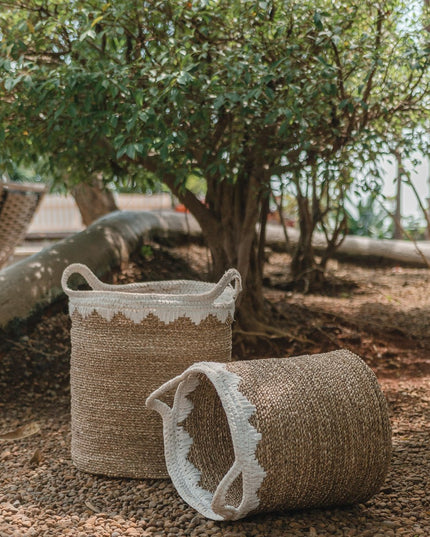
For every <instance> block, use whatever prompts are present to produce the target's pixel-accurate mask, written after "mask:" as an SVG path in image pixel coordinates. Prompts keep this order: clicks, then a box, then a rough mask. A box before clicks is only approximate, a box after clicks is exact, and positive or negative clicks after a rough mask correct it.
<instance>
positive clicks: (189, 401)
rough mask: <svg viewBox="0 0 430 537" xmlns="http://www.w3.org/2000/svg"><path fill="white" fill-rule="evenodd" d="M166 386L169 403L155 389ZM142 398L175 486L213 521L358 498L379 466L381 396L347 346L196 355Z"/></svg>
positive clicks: (387, 440)
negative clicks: (228, 358) (219, 360)
mask: <svg viewBox="0 0 430 537" xmlns="http://www.w3.org/2000/svg"><path fill="white" fill-rule="evenodd" d="M174 388H176V395H175V404H174V405H173V408H172V409H170V408H168V407H167V406H166V405H165V404H164V403H162V402H161V400H159V398H160V397H161V396H162V395H163V394H165V393H166V392H167V391H172V390H174ZM147 404H148V406H150V407H151V408H154V409H156V410H158V412H160V413H161V414H162V415H163V419H164V422H165V452H166V460H167V467H168V470H169V473H170V476H171V478H172V481H173V483H174V484H175V486H176V488H177V490H178V492H179V494H180V495H181V496H182V497H183V498H184V499H185V500H186V501H187V502H188V503H189V504H190V505H192V506H193V507H194V508H196V509H197V510H198V511H199V512H200V513H202V514H204V515H205V516H207V517H209V518H213V519H215V520H223V519H238V518H241V517H243V516H246V515H247V514H249V513H256V512H262V511H272V510H291V509H298V508H306V507H316V506H319V507H323V506H330V505H341V504H348V503H355V502H364V501H366V500H367V499H369V498H370V497H371V496H372V495H374V494H375V493H376V492H377V491H378V490H379V488H380V487H381V485H382V483H383V481H384V479H385V476H386V473H387V470H388V464H389V460H390V455H391V429H390V423H389V419H388V413H387V408H386V402H385V399H384V396H383V394H382V392H381V390H380V388H379V385H378V382H377V380H376V377H375V375H374V374H373V372H372V371H371V370H370V369H369V368H368V367H367V366H366V365H365V363H364V362H363V361H362V360H361V359H360V358H359V357H357V356H355V355H354V354H352V353H351V352H349V351H346V350H340V351H335V352H330V353H326V354H320V355H314V356H300V357H295V358H280V359H266V360H252V361H247V362H232V363H230V364H225V365H222V364H214V363H201V364H195V365H194V366H191V367H190V368H189V369H188V370H187V371H185V373H183V374H182V375H181V376H179V377H177V378H176V379H173V380H172V381H170V382H168V383H166V384H165V385H164V387H161V388H160V389H159V390H157V391H156V392H154V394H152V395H151V396H150V397H149V398H148V400H147ZM214 446H216V447H214Z"/></svg>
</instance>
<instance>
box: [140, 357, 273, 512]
mask: <svg viewBox="0 0 430 537" xmlns="http://www.w3.org/2000/svg"><path fill="white" fill-rule="evenodd" d="M198 374H203V375H205V377H206V378H207V379H208V380H209V382H211V384H212V385H213V386H214V388H215V390H216V392H217V395H218V397H219V400H220V404H221V405H222V407H223V409H224V412H225V414H226V417H227V422H228V427H229V433H230V436H231V440H232V443H233V449H234V455H235V461H234V463H233V465H232V466H231V468H230V469H229V470H228V472H227V473H226V474H225V476H224V477H223V478H222V480H221V481H220V483H219V484H218V486H217V489H216V491H215V492H214V493H211V492H210V491H207V490H205V489H203V488H202V487H200V486H199V481H200V471H199V470H198V469H197V468H196V467H195V466H194V465H193V464H192V463H191V462H190V461H189V460H188V458H187V457H188V453H189V450H190V448H191V445H192V443H193V439H192V438H191V437H190V435H189V434H188V433H187V431H185V429H184V428H183V427H182V426H181V425H180V424H181V423H182V422H183V421H184V420H185V419H186V418H187V416H188V415H189V414H190V412H191V411H192V408H193V405H192V403H191V402H190V401H189V399H187V395H189V394H190V393H191V392H192V391H194V390H195V388H196V387H197V386H198V384H199V379H198V377H197V375H198ZM240 382H241V377H239V376H238V375H237V374H236V373H233V372H232V371H229V370H228V369H226V364H223V363H217V362H198V363H196V364H193V365H192V366H190V367H189V368H188V369H187V370H186V371H184V373H182V375H179V376H178V377H176V378H174V379H172V380H170V381H168V382H166V383H165V384H163V386H161V387H160V388H158V389H157V390H155V391H154V392H153V393H152V394H151V395H150V396H149V397H148V398H147V400H146V405H147V406H148V408H151V409H154V410H156V411H157V412H159V413H160V415H161V416H162V418H163V431H164V445H165V458H166V466H167V471H168V472H169V475H170V477H171V479H172V482H173V484H174V485H175V488H176V489H177V491H178V493H179V495H180V496H181V497H182V498H183V499H184V500H185V501H186V502H187V503H188V504H189V505H191V506H192V507H194V509H196V510H197V511H198V512H200V513H201V514H203V515H204V516H206V517H207V518H210V519H212V520H238V519H240V518H243V517H244V516H246V515H247V514H249V513H250V512H252V511H253V510H255V509H256V508H257V507H258V505H259V503H260V500H259V498H258V495H257V492H258V490H259V488H260V487H261V484H262V482H263V480H264V478H265V476H266V472H265V470H264V468H262V466H261V465H260V463H259V462H258V460H257V458H256V456H255V454H256V450H257V445H258V443H259V442H260V440H261V433H259V432H258V431H257V430H256V429H255V427H254V426H253V425H252V424H251V423H250V422H249V419H250V418H251V416H252V415H253V414H254V413H255V412H256V410H257V409H256V407H255V406H254V405H253V404H252V403H251V402H250V401H249V400H248V399H247V398H246V397H245V396H244V395H243V394H242V393H241V392H240V390H239V384H240ZM175 387H176V388H177V389H176V392H175V397H174V402H173V406H172V408H170V407H169V406H168V405H167V404H166V403H164V402H163V401H161V400H160V399H158V397H159V396H162V395H163V394H165V393H166V392H169V391H171V390H173V389H174V388H175ZM239 475H242V500H241V502H240V504H239V506H237V507H236V506H233V505H226V495H227V492H228V490H229V488H230V486H231V485H232V483H233V481H234V480H235V479H236V478H237V477H238V476H239Z"/></svg>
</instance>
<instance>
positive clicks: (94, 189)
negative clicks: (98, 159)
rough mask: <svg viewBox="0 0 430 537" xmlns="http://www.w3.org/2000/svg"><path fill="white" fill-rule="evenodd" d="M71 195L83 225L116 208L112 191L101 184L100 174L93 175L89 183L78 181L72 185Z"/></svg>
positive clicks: (87, 224)
mask: <svg viewBox="0 0 430 537" xmlns="http://www.w3.org/2000/svg"><path fill="white" fill-rule="evenodd" d="M72 195H73V197H74V198H75V202H76V205H77V206H78V209H79V212H80V213H81V218H82V222H83V224H84V225H85V226H89V225H90V224H91V223H92V222H94V220H97V218H100V217H101V216H104V215H105V214H108V213H111V212H113V211H117V210H118V207H117V204H116V202H115V199H114V197H113V194H112V192H111V191H110V190H108V189H107V187H106V186H105V185H104V184H103V180H102V178H101V177H100V176H95V177H93V178H92V179H91V181H90V182H89V183H79V184H78V185H76V186H75V187H73V189H72Z"/></svg>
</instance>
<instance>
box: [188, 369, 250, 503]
mask: <svg viewBox="0 0 430 537" xmlns="http://www.w3.org/2000/svg"><path fill="white" fill-rule="evenodd" d="M199 380H200V384H199V385H198V386H197V388H196V389H195V390H194V391H193V392H192V393H191V394H189V395H188V399H189V400H190V401H192V403H193V410H192V411H191V413H190V414H189V415H188V417H187V418H186V420H185V421H184V422H183V423H182V426H183V427H184V428H185V430H186V431H187V432H188V434H189V435H190V436H191V438H192V439H193V443H192V445H191V448H190V451H189V453H188V460H189V461H190V462H191V463H192V464H193V466H194V467H195V468H197V469H198V470H199V471H200V473H201V477H200V482H199V486H200V487H201V488H203V489H205V490H207V491H209V492H211V493H214V492H215V490H216V488H217V487H218V485H219V483H220V481H221V480H222V478H223V477H224V476H225V474H226V473H227V472H228V470H230V468H231V466H232V465H233V463H234V461H235V454H234V448H233V441H232V437H231V432H230V427H229V424H228V420H227V416H226V413H225V411H224V408H223V406H222V403H221V400H220V398H219V396H218V394H217V392H216V390H215V388H214V386H213V384H212V383H211V382H210V381H209V380H208V379H207V377H206V376H205V375H199ZM241 500H242V476H241V475H239V477H237V478H236V479H235V480H234V482H233V483H232V485H231V487H230V488H229V490H228V493H227V495H226V504H227V505H232V506H234V507H238V506H239V505H240V502H241Z"/></svg>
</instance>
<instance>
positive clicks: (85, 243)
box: [0, 211, 200, 328]
mask: <svg viewBox="0 0 430 537" xmlns="http://www.w3.org/2000/svg"><path fill="white" fill-rule="evenodd" d="M186 236H192V237H196V236H200V229H199V227H198V226H197V224H196V222H195V221H194V219H192V218H189V217H185V215H183V214H179V213H174V212H170V211H169V212H165V213H164V212H149V211H148V212H145V211H139V212H137V211H136V212H134V211H133V212H132V211H116V212H114V213H111V214H109V215H107V216H104V217H102V218H100V219H99V220H97V221H96V222H94V223H93V224H92V225H91V226H89V227H88V228H87V229H86V230H84V231H82V232H80V233H76V234H75V235H72V236H71V237H68V238H67V239H64V240H62V241H59V242H57V243H55V244H54V245H52V246H49V247H47V248H45V249H44V250H42V251H40V252H39V253H37V254H35V255H32V256H31V257H28V258H27V259H23V260H22V261H20V262H18V263H15V264H13V265H10V266H8V267H6V268H5V269H3V270H1V271H0V327H2V328H5V327H7V326H8V325H9V324H10V323H11V322H12V321H22V320H25V319H27V318H29V317H30V316H31V315H32V314H33V313H35V312H37V311H40V310H41V309H42V308H43V307H45V306H47V305H49V304H51V303H53V302H54V301H55V300H57V299H58V298H59V297H60V296H62V295H63V291H62V289H61V285H60V280H61V275H62V273H63V270H64V269H65V267H67V266H68V265H69V264H70V263H84V264H85V265H88V266H89V267H90V268H91V270H92V271H93V272H94V273H95V274H97V276H99V277H100V278H102V277H103V276H104V275H105V274H107V273H109V272H110V271H111V270H112V269H114V268H116V267H120V266H121V265H122V264H123V263H126V262H127V261H128V259H129V257H130V255H131V254H132V253H133V252H135V251H136V250H137V248H138V247H139V245H140V244H141V242H142V240H148V239H152V238H161V237H165V238H168V239H171V240H174V239H175V238H177V237H186Z"/></svg>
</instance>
